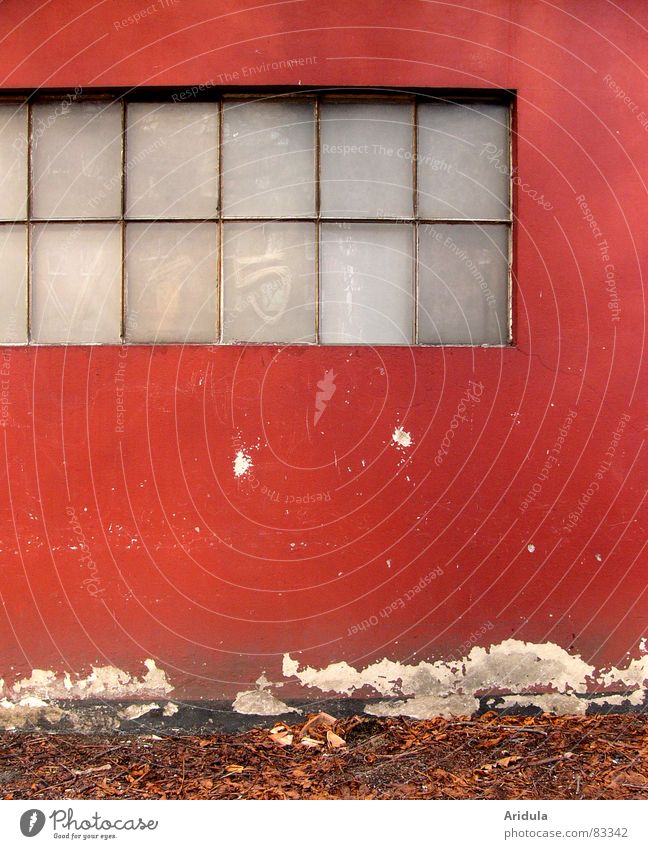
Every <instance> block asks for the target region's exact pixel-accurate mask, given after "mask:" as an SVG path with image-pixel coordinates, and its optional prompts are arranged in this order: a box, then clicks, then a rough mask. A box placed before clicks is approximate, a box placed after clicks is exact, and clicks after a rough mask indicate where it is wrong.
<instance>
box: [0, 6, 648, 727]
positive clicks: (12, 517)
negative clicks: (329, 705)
mask: <svg viewBox="0 0 648 849" xmlns="http://www.w3.org/2000/svg"><path fill="white" fill-rule="evenodd" d="M243 5H244V4H242V3H234V2H229V3H228V2H212V0H177V2H175V3H172V2H170V0H169V2H166V0H157V2H156V3H151V4H150V5H148V6H147V5H146V4H145V3H142V2H141V0H133V2H124V0H114V2H100V3H96V4H89V3H87V2H81V0H59V1H58V2H56V3H49V4H41V3H40V2H35V1H34V2H33V1H32V0H5V2H3V3H2V5H1V6H0V81H1V82H0V84H1V85H2V87H3V88H4V89H5V90H14V89H32V88H40V87H44V88H48V89H50V88H61V89H69V88H74V87H79V86H81V87H83V88H84V90H86V91H87V90H90V89H92V88H93V87H98V88H100V89H105V88H106V87H126V88H128V87H129V86H161V85H164V86H174V87H178V88H183V87H192V86H201V87H204V88H205V89H208V88H209V87H216V86H220V85H222V84H224V83H230V84H235V85H240V86H243V87H246V88H250V87H254V86H265V85H276V86H283V85H286V86H288V85H289V86H293V85H301V86H303V87H304V88H305V89H307V88H308V87H309V86H314V85H318V86H322V85H323V86H342V85H367V86H373V85H376V86H398V87H415V86H418V87H450V88H454V87H458V88H475V89H482V88H486V89H492V88H514V89H516V90H517V114H516V122H517V133H516V136H515V156H516V162H517V171H516V176H515V183H516V191H515V213H516V233H515V240H516V241H515V267H514V271H515V291H516V297H515V303H514V327H515V345H514V346H513V347H512V348H510V349H479V348H477V349H467V348H464V349H458V348H438V349H431V348H426V349H413V350H407V349H396V348H393V349H389V348H379V349H371V348H351V347H350V348H319V349H316V348H313V349H309V350H306V349H301V348H300V349H290V348H283V349H282V348H277V347H193V348H185V349H183V348H181V347H157V348H153V347H131V348H124V349H118V348H112V347H109V348H68V349H64V348H30V349H25V348H23V349H20V348H14V349H3V350H2V351H1V352H0V359H1V377H2V386H1V388H2V408H1V410H0V413H1V419H2V421H1V424H2V430H1V432H0V451H1V452H2V461H1V462H0V492H1V493H2V494H1V505H0V510H1V513H0V540H1V548H2V551H1V558H0V568H1V572H0V575H1V579H0V592H1V602H2V608H1V610H0V677H1V678H2V679H3V680H4V689H3V695H4V696H5V701H4V702H2V704H3V705H5V707H6V708H7V710H9V706H10V704H11V703H12V702H15V701H19V700H21V699H22V700H23V707H25V708H27V709H29V710H32V709H39V708H42V705H41V704H40V702H41V700H47V699H49V698H54V697H64V696H70V697H80V698H83V697H91V698H104V697H111V698H112V697H114V698H149V697H151V698H158V699H159V698H164V699H176V700H182V699H187V698H204V699H214V700H220V699H226V700H230V701H232V700H234V699H235V698H236V696H237V694H240V693H245V692H249V691H256V690H258V689H261V690H263V692H265V693H266V694H270V693H272V694H274V697H277V698H280V699H282V700H284V699H286V698H287V699H289V700H290V699H291V698H302V699H306V698H312V699H317V698H320V697H322V696H323V695H328V696H335V695H340V694H342V695H355V696H358V695H359V696H365V695H367V696H374V697H375V696H380V697H386V698H389V697H395V696H405V697H416V699H417V700H416V701H415V702H410V703H409V705H408V704H405V705H403V704H402V703H401V705H400V707H399V708H398V709H401V710H404V711H406V712H410V713H415V714H417V715H424V714H426V713H430V712H431V713H434V712H438V711H445V712H448V711H451V710H454V711H455V712H465V711H466V710H470V709H472V707H474V705H475V700H474V695H475V694H480V693H497V692H504V693H524V692H537V691H539V690H548V691H555V692H558V693H562V694H564V695H563V696H555V695H554V696H553V697H551V698H552V699H553V701H552V702H551V704H553V706H554V707H556V708H557V709H566V710H578V709H580V708H579V705H581V704H582V701H578V700H577V699H575V698H574V694H577V693H581V694H582V693H585V692H587V691H588V690H589V691H592V692H598V693H600V692H603V691H605V690H610V691H615V692H618V691H625V690H631V691H635V692H634V695H633V697H632V698H633V700H634V702H639V701H641V698H642V693H641V688H642V686H643V684H644V683H645V679H646V677H648V662H645V657H646V639H645V638H646V636H648V621H647V618H648V617H647V602H648V594H647V593H646V566H647V560H646V552H645V543H646V513H645V508H643V507H642V502H643V499H644V496H645V480H646V463H645V447H644V439H645V436H644V434H645V421H646V420H645V407H644V403H645V396H646V372H645V367H644V365H643V352H644V344H645V311H644V307H645V304H644V297H645V296H644V290H643V289H642V275H643V274H644V273H645V270H646V269H645V265H646V257H647V253H648V229H647V228H646V182H645V181H646V174H647V173H648V171H647V168H646V165H647V160H648V117H647V114H648V95H646V84H645V83H646V48H647V46H648V42H647V39H646V29H645V27H646V26H648V8H647V7H646V5H645V3H643V2H641V0H621V2H619V3H617V4H616V5H615V6H612V5H610V4H609V3H607V2H604V1H603V0H600V2H598V1H597V0H592V1H591V2H588V3H586V4H583V3H581V2H577V0H564V2H562V3H560V4H554V5H550V4H547V3H544V2H525V3H521V2H520V3H510V2H503V0H502V2H499V0H489V2H486V0H477V2H471V3H470V4H466V5H469V6H470V7H473V8H470V9H468V8H463V4H461V3H459V4H457V3H452V4H446V3H441V2H418V0H406V2H401V3H398V4H397V5H396V4H394V3H391V2H387V0H377V2H374V3H371V4H353V3H348V2H340V0H324V2H322V0H317V2H315V0H303V1H302V0H299V2H294V0H289V1H288V2H279V3H264V2H261V3H260V4H253V5H254V8H252V9H251V10H250V11H245V10H244V9H243ZM495 165H496V163H494V166H495ZM327 372H329V373H331V372H332V373H333V374H334V389H335V391H334V392H330V387H329V391H328V392H325V395H330V397H328V398H325V397H324V396H322V395H321V393H322V391H323V390H322V387H321V386H319V383H320V382H321V381H323V380H324V378H325V374H326V373H327ZM329 379H330V378H329ZM318 411H319V412H321V415H320V416H319V418H318V420H317V423H316V424H315V417H316V413H317V412H318ZM34 670H35V671H34ZM262 676H263V677H262ZM259 679H260V682H261V683H260V684H257V683H255V682H257V681H259ZM266 682H268V683H266ZM256 698H257V697H256V696H239V700H238V707H239V708H240V709H243V710H244V709H246V704H247V706H248V708H249V706H250V700H251V701H252V703H253V704H252V710H262V709H263V705H261V707H259V706H258V705H257V706H256V707H255V704H254V702H255V699H256ZM259 698H260V700H261V701H262V702H263V703H264V704H265V705H266V706H267V704H268V703H271V702H272V699H271V697H270V696H269V695H267V696H263V697H259ZM524 698H525V697H522V698H521V701H524ZM426 699H427V701H426ZM561 699H562V701H561ZM30 700H31V701H30ZM246 700H247V701H246ZM518 701H520V699H518ZM527 701H528V699H527ZM617 701H619V700H617ZM536 703H537V700H536ZM545 703H546V704H547V705H548V704H549V702H547V701H546V700H545ZM165 704H166V702H165ZM392 707H393V706H389V707H386V708H380V707H374V708H372V709H373V710H377V711H378V712H380V711H381V710H389V709H391V708H392ZM170 710H173V708H170Z"/></svg>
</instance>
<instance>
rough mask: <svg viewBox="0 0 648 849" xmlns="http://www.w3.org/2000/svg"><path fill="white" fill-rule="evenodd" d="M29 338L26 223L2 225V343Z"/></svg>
mask: <svg viewBox="0 0 648 849" xmlns="http://www.w3.org/2000/svg"><path fill="white" fill-rule="evenodd" d="M26 341H27V227H26V226H25V225H24V224H15V225H11V224H5V225H3V226H2V227H0V344H3V345H12V344H17V343H19V342H26Z"/></svg>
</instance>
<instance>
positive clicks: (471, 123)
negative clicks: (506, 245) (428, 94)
mask: <svg viewBox="0 0 648 849" xmlns="http://www.w3.org/2000/svg"><path fill="white" fill-rule="evenodd" d="M418 124H419V133H418V157H417V162H418V188H419V200H418V206H419V215H420V216H421V217H422V218H504V219H506V218H508V217H509V183H510V176H509V165H510V163H509V133H508V107H507V106H503V105H501V104H496V103H481V104H479V103H478V104H475V103H473V104H467V103H465V104H462V103H421V104H420V105H419V107H418Z"/></svg>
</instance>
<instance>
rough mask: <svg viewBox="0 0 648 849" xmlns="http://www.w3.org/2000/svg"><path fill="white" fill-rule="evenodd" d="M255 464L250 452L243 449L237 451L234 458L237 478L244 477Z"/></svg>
mask: <svg viewBox="0 0 648 849" xmlns="http://www.w3.org/2000/svg"><path fill="white" fill-rule="evenodd" d="M253 465H254V464H253V463H252V458H251V457H250V455H249V454H244V453H243V451H237V452H236V457H235V458H234V475H235V477H237V478H240V477H242V476H243V475H245V474H247V472H249V471H250V469H251V468H252V466H253Z"/></svg>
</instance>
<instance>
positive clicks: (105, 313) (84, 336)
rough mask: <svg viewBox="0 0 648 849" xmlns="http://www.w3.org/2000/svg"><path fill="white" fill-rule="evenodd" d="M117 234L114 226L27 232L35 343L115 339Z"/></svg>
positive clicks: (118, 305)
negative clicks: (30, 248) (30, 249)
mask: <svg viewBox="0 0 648 849" xmlns="http://www.w3.org/2000/svg"><path fill="white" fill-rule="evenodd" d="M120 326H121V233H120V228H119V225H116V224H37V225H35V226H34V229H33V234H32V337H33V339H34V341H36V342H63V343H65V342H69V343H73V344H74V343H76V344H85V343H91V342H103V343H108V342H119V336H120Z"/></svg>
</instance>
